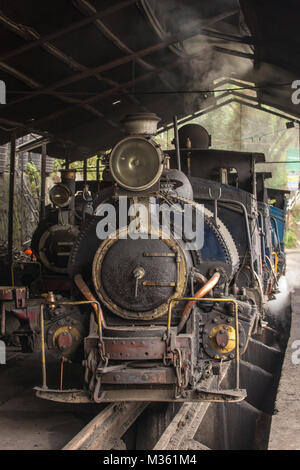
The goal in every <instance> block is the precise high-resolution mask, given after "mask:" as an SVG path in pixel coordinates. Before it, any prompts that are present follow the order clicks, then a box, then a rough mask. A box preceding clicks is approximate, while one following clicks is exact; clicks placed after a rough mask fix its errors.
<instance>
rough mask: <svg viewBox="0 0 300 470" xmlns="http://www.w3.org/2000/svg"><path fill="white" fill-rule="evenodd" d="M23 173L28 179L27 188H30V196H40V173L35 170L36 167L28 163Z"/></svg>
mask: <svg viewBox="0 0 300 470" xmlns="http://www.w3.org/2000/svg"><path fill="white" fill-rule="evenodd" d="M25 173H26V175H27V176H28V178H29V188H30V191H31V194H32V196H33V197H34V198H35V197H36V198H38V197H39V194H40V187H41V182H40V172H39V171H38V170H37V169H36V166H35V164H34V163H30V162H28V163H27V168H26V171H25Z"/></svg>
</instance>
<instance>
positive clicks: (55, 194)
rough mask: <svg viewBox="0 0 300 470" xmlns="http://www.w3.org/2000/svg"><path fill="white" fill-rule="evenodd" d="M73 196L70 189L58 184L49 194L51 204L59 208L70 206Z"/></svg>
mask: <svg viewBox="0 0 300 470" xmlns="http://www.w3.org/2000/svg"><path fill="white" fill-rule="evenodd" d="M71 196H72V194H71V191H70V189H69V188H68V187H67V186H66V185H64V184H62V183H57V184H56V185H55V186H53V188H51V189H50V192H49V197H50V200H51V202H52V203H53V204H54V205H55V206H57V207H66V206H68V205H69V204H70V199H71Z"/></svg>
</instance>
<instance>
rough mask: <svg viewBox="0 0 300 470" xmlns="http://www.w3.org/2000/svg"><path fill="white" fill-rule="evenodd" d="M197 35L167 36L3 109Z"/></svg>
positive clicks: (18, 100) (16, 101) (36, 92)
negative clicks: (162, 39)
mask: <svg viewBox="0 0 300 470" xmlns="http://www.w3.org/2000/svg"><path fill="white" fill-rule="evenodd" d="M197 34H198V30H197V29H196V30H192V31H190V32H189V33H180V34H178V35H176V36H169V37H168V39H165V40H164V41H161V42H158V43H157V44H154V45H152V46H149V47H146V48H144V49H140V50H139V51H136V52H133V53H132V54H129V55H127V56H124V57H121V58H119V59H115V60H112V61H111V62H107V63H105V64H101V65H98V66H97V67H91V68H87V69H86V70H85V71H82V72H79V73H77V74H74V75H71V76H70V77H67V78H64V79H62V80H58V81H57V82H55V83H53V84H52V85H50V86H47V87H45V88H41V89H39V90H37V91H34V92H33V93H31V94H29V95H27V96H25V97H23V98H20V99H17V100H15V101H14V102H11V103H10V104H7V105H5V107H9V106H11V105H13V104H17V103H21V102H23V101H27V100H28V99H31V98H35V97H37V96H40V95H41V94H44V93H46V94H47V93H49V92H52V91H54V90H56V89H57V88H62V87H65V86H66V85H70V84H71V83H75V82H78V81H80V80H83V79H85V78H88V77H91V76H93V75H95V74H96V73H102V72H107V71H108V70H112V69H114V68H116V67H119V66H120V65H124V64H127V63H128V62H131V61H133V60H136V59H138V58H141V57H144V56H147V55H149V54H152V53H154V52H157V51H160V50H162V49H165V48H166V47H168V46H170V45H171V44H175V43H176V42H180V41H182V40H184V39H187V38H190V37H192V36H196V35H197Z"/></svg>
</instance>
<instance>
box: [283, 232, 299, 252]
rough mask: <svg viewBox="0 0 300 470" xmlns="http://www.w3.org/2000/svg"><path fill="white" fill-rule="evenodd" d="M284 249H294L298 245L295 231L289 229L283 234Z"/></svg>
mask: <svg viewBox="0 0 300 470" xmlns="http://www.w3.org/2000/svg"><path fill="white" fill-rule="evenodd" d="M284 243H285V248H296V246H297V244H298V237H297V235H296V234H295V229H294V228H293V227H291V228H290V229H289V230H287V232H286V234H285V239H284Z"/></svg>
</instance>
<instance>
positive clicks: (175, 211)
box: [33, 114, 284, 402]
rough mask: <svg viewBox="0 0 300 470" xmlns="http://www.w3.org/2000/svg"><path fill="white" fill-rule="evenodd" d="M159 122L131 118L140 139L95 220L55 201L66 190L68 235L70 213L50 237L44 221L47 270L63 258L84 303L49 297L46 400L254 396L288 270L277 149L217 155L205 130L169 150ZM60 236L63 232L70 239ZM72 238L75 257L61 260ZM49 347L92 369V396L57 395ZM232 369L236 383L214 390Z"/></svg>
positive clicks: (114, 164)
mask: <svg viewBox="0 0 300 470" xmlns="http://www.w3.org/2000/svg"><path fill="white" fill-rule="evenodd" d="M158 121H159V119H158V118H157V117H156V116H155V115H152V114H147V115H146V114H145V115H130V116H128V117H127V118H126V119H125V120H124V127H125V129H126V131H127V133H128V135H127V137H125V138H124V139H122V140H121V141H120V142H118V143H117V144H116V146H115V147H114V148H113V149H112V152H111V154H110V157H109V162H108V166H107V169H106V171H105V172H104V179H103V181H101V185H100V190H99V191H97V195H96V196H95V197H93V215H89V214H87V215H86V217H85V218H86V220H85V223H84V225H83V226H82V225H81V224H79V225H78V224H76V220H75V218H74V217H73V215H74V204H73V203H71V202H70V200H69V199H68V197H67V196H68V194H69V192H68V190H65V188H64V187H63V186H60V187H57V188H56V191H54V192H55V194H54V196H53V197H52V199H53V201H54V203H55V198H56V201H58V203H57V206H61V201H63V200H64V194H62V193H63V190H65V192H66V194H65V199H66V200H68V201H69V202H68V204H69V205H68V204H67V203H66V205H65V206H64V207H68V208H69V211H66V214H63V215H64V216H65V217H69V218H68V220H67V224H66V222H65V225H67V227H66V226H64V223H63V222H62V221H63V220H65V221H66V219H59V217H60V218H61V217H62V211H61V209H59V207H57V211H58V212H59V211H60V215H59V214H58V215H57V214H56V220H55V222H56V223H55V224H54V225H55V227H56V228H55V229H53V228H51V227H49V226H47V237H46V235H44V233H45V231H44V232H43V230H42V228H41V227H39V228H38V232H37V233H36V235H35V236H34V239H33V242H34V244H35V245H36V246H38V247H40V250H39V249H38V248H36V250H35V251H36V253H37V256H38V259H39V260H40V262H41V263H43V264H44V265H45V269H48V270H52V271H55V268H56V267H58V268H59V269H61V268H62V266H61V265H60V266H59V265H58V266H55V263H61V259H63V262H64V265H63V270H64V272H61V271H59V270H58V271H57V272H59V273H60V275H63V276H65V277H66V278H68V279H71V280H72V281H73V286H74V288H73V292H72V298H71V296H69V297H68V298H65V297H63V296H57V295H56V293H53V292H49V293H48V296H47V300H46V301H45V302H43V304H42V307H41V311H40V312H39V314H40V321H36V322H35V324H34V328H35V329H37V330H41V342H42V357H43V386H42V387H40V388H37V395H38V396H40V397H43V398H47V399H51V400H57V401H65V400H67V401H73V402H89V401H91V400H92V401H95V402H112V401H138V400H142V401H198V400H213V401H222V400H227V401H239V400H242V399H243V398H244V397H245V395H246V392H245V391H244V390H241V389H240V387H239V374H238V371H239V368H238V366H239V357H240V355H241V354H243V353H244V352H245V350H246V349H247V345H248V342H249V338H250V336H251V335H252V334H253V333H257V332H258V331H259V330H260V328H261V325H262V320H263V318H264V315H265V312H266V310H267V299H268V296H269V298H272V297H273V296H274V294H275V293H276V292H277V284H278V278H279V276H280V275H281V274H282V272H283V269H284V268H283V259H284V253H283V249H284V247H283V244H279V245H280V248H279V249H278V250H279V252H278V253H276V252H275V251H274V249H273V243H274V234H273V233H272V231H273V232H274V230H275V229H274V227H275V225H274V224H273V225H272V224H271V218H270V213H269V203H268V199H267V190H266V188H265V186H264V179H265V178H264V176H263V175H259V174H256V172H255V165H256V163H261V162H263V161H264V155H263V154H258V153H247V152H232V151H223V150H213V149H209V146H210V136H209V135H208V133H207V132H206V130H205V129H204V128H203V127H201V126H198V125H186V126H183V127H182V128H181V129H179V137H178V140H177V141H176V147H177V148H176V150H171V151H162V149H161V148H160V146H159V145H158V143H157V142H156V140H155V134H156V128H157V122H158ZM176 156H177V159H176ZM67 176H68V175H67ZM62 184H63V185H64V186H66V187H68V184H67V185H66V184H65V181H63V182H62ZM72 184H74V182H73V183H72ZM69 186H70V185H69ZM72 191H73V190H71V192H70V194H74V191H73V192H72ZM60 192H61V194H60ZM67 193H68V194H67ZM70 194H69V195H70ZM72 204H73V206H72ZM54 205H56V203H55V204H54ZM70 211H71V212H70ZM282 212H283V213H284V210H282ZM70 214H71V219H70ZM72 214H73V215H72ZM57 217H58V218H57ZM48 225H49V224H48ZM50 225H51V224H50ZM57 227H58V228H57ZM275 228H276V227H275ZM68 230H69V232H68ZM49 232H50V235H51V236H52V237H53V234H54V236H55V235H56V236H58V234H59V236H58V239H55V240H56V244H53V243H52V245H51V243H50V239H51V237H50V235H49ZM63 232H64V233H66V232H67V233H68V234H69V238H66V237H65V236H64V235H61V234H63ZM43 237H44V238H43ZM277 238H278V234H277ZM44 239H45V240H44ZM37 240H38V242H37ZM51 240H53V238H52V239H51ZM57 240H58V242H57ZM46 242H48V245H49V246H48V245H47V243H46ZM64 243H68V251H67V256H66V252H65V255H64V256H63V257H60V256H59V253H60V252H61V247H62V246H63V245H64ZM47 246H48V248H47ZM50 246H51V250H52V251H51V256H52V258H51V259H52V263H53V264H52V265H51V263H50V265H49V259H50ZM41 247H42V248H41ZM53 247H54V248H53ZM69 248H70V249H69ZM53 250H54V252H55V250H56V253H54V255H53ZM275 255H276V256H275ZM55 256H56V257H55ZM278 256H280V259H281V265H280V266H281V268H280V269H279V267H280V266H279V264H278ZM45 259H46V260H47V263H48V265H47V263H45ZM276 260H277V265H276V262H275V261H276ZM53 268H54V269H53ZM58 291H59V288H58ZM45 349H48V350H49V351H51V352H52V353H54V355H55V356H56V357H57V358H58V360H59V361H61V366H62V369H61V370H63V364H64V363H72V364H76V363H77V364H78V368H80V367H81V364H82V365H83V368H84V379H83V387H82V388H81V389H64V386H63V381H62V380H61V383H60V388H59V389H53V388H51V389H49V388H47V384H46V366H45ZM228 363H232V366H233V367H235V371H236V374H235V383H234V384H233V385H232V387H230V389H222V388H220V387H219V386H212V385H211V384H212V383H214V382H213V379H214V377H215V376H217V377H219V382H220V380H221V376H222V369H223V368H224V367H225V366H226V364H227V366H226V367H228ZM61 377H62V376H61ZM219 382H218V385H219Z"/></svg>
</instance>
